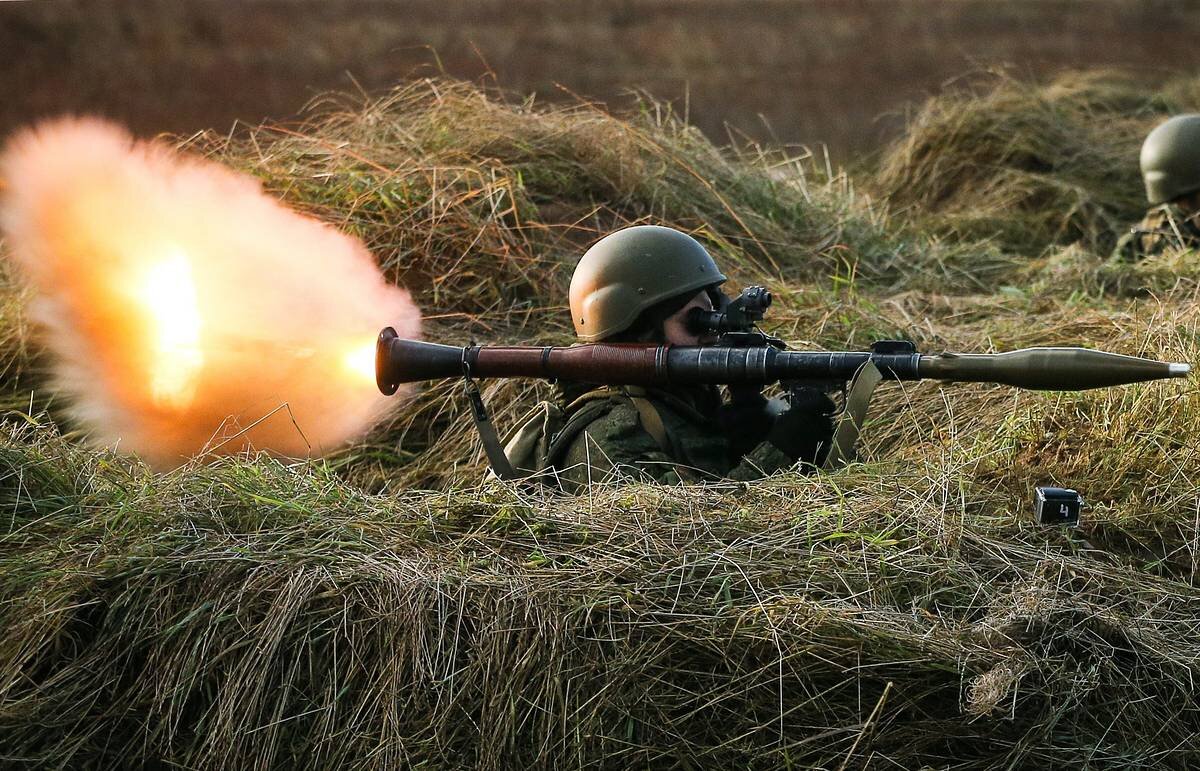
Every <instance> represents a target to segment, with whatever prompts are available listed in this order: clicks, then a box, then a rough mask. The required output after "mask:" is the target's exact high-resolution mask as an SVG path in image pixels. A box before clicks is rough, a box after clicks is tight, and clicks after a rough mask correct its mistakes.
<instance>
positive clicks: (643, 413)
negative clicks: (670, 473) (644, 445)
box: [621, 386, 697, 482]
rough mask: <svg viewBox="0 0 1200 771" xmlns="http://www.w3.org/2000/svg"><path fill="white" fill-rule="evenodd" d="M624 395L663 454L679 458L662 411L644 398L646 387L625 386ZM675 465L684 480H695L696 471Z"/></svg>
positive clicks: (679, 464)
mask: <svg viewBox="0 0 1200 771" xmlns="http://www.w3.org/2000/svg"><path fill="white" fill-rule="evenodd" d="M621 390H622V391H623V392H624V394H625V396H626V397H627V398H628V399H629V401H631V402H632V403H633V407H634V409H636V410H637V413H638V420H639V422H641V424H642V428H643V429H645V430H646V433H647V434H649V435H650V438H651V439H653V440H654V443H655V444H657V445H658V448H659V449H660V450H662V451H663V454H664V455H666V456H667V457H668V458H675V459H679V458H680V457H681V454H680V451H679V448H678V447H676V446H675V443H674V442H672V441H671V435H670V434H669V433H668V432H667V425H666V423H664V422H663V419H662V413H660V412H659V411H658V407H655V406H654V402H652V401H650V400H649V399H647V398H646V389H644V388H641V387H639V386H625V387H624V388H623V389H621ZM672 465H673V466H674V467H675V473H676V474H678V475H679V478H680V479H682V480H683V481H685V482H694V481H696V480H697V476H696V473H695V472H694V471H692V470H691V469H689V468H688V467H687V466H685V465H683V464H681V463H675V464H672Z"/></svg>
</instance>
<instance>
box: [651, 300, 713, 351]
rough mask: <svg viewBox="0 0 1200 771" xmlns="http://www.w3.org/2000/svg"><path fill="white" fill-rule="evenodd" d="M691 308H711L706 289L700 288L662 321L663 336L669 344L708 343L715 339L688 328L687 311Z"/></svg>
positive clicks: (707, 309)
mask: <svg viewBox="0 0 1200 771" xmlns="http://www.w3.org/2000/svg"><path fill="white" fill-rule="evenodd" d="M692 308H702V309H704V310H706V311H711V310H712V309H713V304H712V299H711V298H710V297H709V296H708V291H707V290H704V289H701V290H700V291H699V292H697V293H696V296H695V297H693V298H692V299H691V300H690V301H688V304H687V305H685V306H683V307H682V308H680V309H679V310H678V311H676V312H675V313H674V314H672V315H670V316H668V317H667V319H666V321H664V322H663V337H664V338H665V339H666V341H667V343H668V344H670V345H708V344H710V343H713V342H715V340H714V339H713V338H712V337H710V336H708V335H703V336H701V335H697V334H696V333H694V332H691V331H689V330H688V324H687V317H688V311H690V310H691V309H692Z"/></svg>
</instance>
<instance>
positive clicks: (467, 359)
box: [375, 327, 1191, 394]
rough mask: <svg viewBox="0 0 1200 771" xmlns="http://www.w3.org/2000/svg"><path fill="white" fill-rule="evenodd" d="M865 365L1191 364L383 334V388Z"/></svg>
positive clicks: (845, 369) (966, 377)
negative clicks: (439, 339) (489, 342)
mask: <svg viewBox="0 0 1200 771" xmlns="http://www.w3.org/2000/svg"><path fill="white" fill-rule="evenodd" d="M867 362H871V363H872V364H874V365H875V366H876V367H877V368H878V369H879V371H880V373H881V374H882V375H883V377H884V379H887V380H926V379H932V380H946V381H968V382H982V383H1003V384H1006V385H1011V386H1016V387H1018V388H1028V389H1033V390H1038V391H1080V390H1084V389H1088V388H1105V387H1108V386H1115V385H1124V384H1127V383H1140V382H1143V381H1147V380H1161V379H1165V378H1177V377H1186V376H1187V375H1188V373H1189V372H1190V371H1191V365H1189V364H1178V363H1169V362H1162V361H1155V360H1153V359H1143V358H1139V357H1136V356H1124V355H1122V354H1116V353H1106V352H1104V351H1094V350H1090V349H1087V348H1024V349H1022V350H1019V351H1010V352H1008V353H997V354H987V353H943V354H936V355H926V354H920V353H917V351H916V348H915V347H914V346H913V345H912V344H911V343H906V342H891V341H885V342H882V343H876V344H875V345H874V346H872V349H871V350H870V351H788V350H781V349H779V348H776V347H773V346H750V347H745V346H725V345H712V346H670V345H647V344H641V343H615V344H609V343H594V344H590V345H574V346H566V347H557V346H547V347H522V346H477V345H472V346H467V347H465V348H460V347H456V346H450V345H439V344H436V343H424V342H421V341H418V340H405V339H403V338H400V337H399V336H398V335H397V334H396V332H395V330H393V329H392V328H391V327H389V328H387V329H385V330H383V331H382V332H381V333H380V335H379V341H378V344H377V347H376V356H375V375H376V380H377V383H378V385H379V390H381V391H382V392H383V393H385V394H391V393H394V392H395V391H396V389H397V388H398V387H399V385H400V384H401V383H411V382H416V381H420V380H436V379H440V378H452V377H462V376H464V375H470V376H471V377H477V378H488V377H533V378H544V379H549V380H571V381H577V382H584V383H595V384H597V385H660V386H661V385H689V384H713V385H719V384H738V383H774V382H779V381H782V382H785V383H801V382H804V381H810V382H814V383H830V382H837V381H848V380H850V379H851V378H852V377H854V374H855V373H856V372H857V371H858V370H859V369H860V368H861V367H862V366H863V365H865V364H866V363H867Z"/></svg>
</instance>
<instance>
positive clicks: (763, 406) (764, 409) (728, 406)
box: [716, 388, 775, 458]
mask: <svg viewBox="0 0 1200 771" xmlns="http://www.w3.org/2000/svg"><path fill="white" fill-rule="evenodd" d="M729 390H730V393H731V395H732V397H733V398H732V399H731V400H730V401H728V402H726V403H724V404H722V405H721V408H720V409H719V410H717V414H716V420H717V425H718V426H719V427H720V429H721V434H722V435H723V436H724V437H725V439H726V441H728V442H729V446H730V451H731V453H732V456H733V457H734V458H740V457H742V456H743V455H745V454H746V453H747V452H749V451H750V450H752V449H754V448H755V447H757V446H758V445H759V444H760V443H761V442H762V441H763V440H764V439H766V437H767V434H768V433H770V431H771V426H772V425H774V423H775V416H774V413H773V412H772V410H771V407H772V404H771V402H770V401H768V400H767V398H766V397H764V396H763V395H762V392H761V389H759V388H751V389H743V388H730V389H729Z"/></svg>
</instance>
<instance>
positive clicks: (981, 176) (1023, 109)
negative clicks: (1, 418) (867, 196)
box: [877, 72, 1200, 256]
mask: <svg viewBox="0 0 1200 771" xmlns="http://www.w3.org/2000/svg"><path fill="white" fill-rule="evenodd" d="M1196 90H1197V81H1196V80H1195V79H1191V78H1179V79H1176V80H1174V81H1171V82H1169V83H1168V84H1166V85H1165V86H1163V87H1162V89H1161V90H1160V91H1155V90H1154V89H1151V88H1147V87H1146V85H1145V84H1144V83H1142V82H1138V81H1135V80H1133V79H1131V78H1129V77H1127V76H1124V75H1121V74H1120V73H1107V72H1082V73H1068V74H1066V75H1062V76H1060V77H1058V78H1057V79H1056V80H1054V81H1052V82H1050V83H1045V84H1034V83H1029V82H1025V81H1020V80H1015V79H1013V78H1011V77H1008V76H1005V75H992V76H989V77H981V78H976V79H973V80H969V81H968V84H967V85H964V86H960V87H957V88H956V89H954V90H951V91H948V92H947V93H945V94H941V95H938V96H935V97H933V98H931V99H930V100H929V101H928V102H926V104H925V105H924V106H923V107H922V108H921V109H920V110H919V111H918V112H917V114H916V116H915V117H914V119H913V121H912V123H911V125H910V127H909V130H908V131H907V132H906V133H905V134H904V135H903V136H902V137H901V138H900V139H898V140H897V141H896V142H895V143H893V145H892V146H891V147H890V148H889V149H888V150H887V151H886V152H885V154H884V158H883V160H882V162H881V169H880V172H879V175H878V180H877V187H878V189H879V190H880V191H881V192H882V193H883V194H884V195H886V196H887V197H889V198H890V199H891V200H892V202H893V204H894V205H896V206H904V207H906V209H907V213H908V215H909V216H913V217H916V218H917V219H918V220H919V221H920V225H921V227H923V228H926V229H929V230H931V231H934V232H938V233H943V234H945V235H947V236H952V237H955V238H965V239H979V238H992V239H995V240H996V241H997V242H998V243H999V244H1000V245H1001V246H1003V247H1004V248H1005V249H1006V250H1009V251H1015V252H1018V253H1023V254H1027V255H1035V256H1036V255H1037V254H1039V253H1040V252H1041V251H1042V250H1044V249H1046V248H1047V247H1048V246H1051V245H1056V244H1067V243H1072V242H1075V241H1082V242H1083V244H1084V245H1086V246H1088V247H1089V248H1092V249H1094V250H1098V251H1101V252H1107V251H1108V250H1109V249H1111V248H1112V246H1113V244H1114V243H1115V240H1116V237H1117V236H1118V235H1119V234H1120V233H1121V232H1123V231H1124V229H1125V228H1126V227H1127V226H1128V223H1129V222H1130V221H1133V220H1136V219H1137V218H1138V217H1139V215H1140V213H1141V211H1142V210H1144V209H1145V206H1146V204H1145V197H1144V195H1143V192H1142V186H1141V180H1140V176H1139V173H1138V165H1137V162H1138V155H1137V153H1138V148H1139V147H1140V145H1141V142H1142V139H1143V138H1144V137H1145V136H1146V133H1147V132H1148V131H1149V130H1150V129H1151V128H1153V127H1154V125H1155V124H1156V123H1158V122H1160V121H1162V120H1164V119H1165V118H1166V117H1168V115H1169V114H1171V113H1175V112H1181V111H1187V110H1195V109H1196V108H1197V107H1198V106H1200V100H1198V98H1197V96H1198V95H1197V93H1196Z"/></svg>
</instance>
